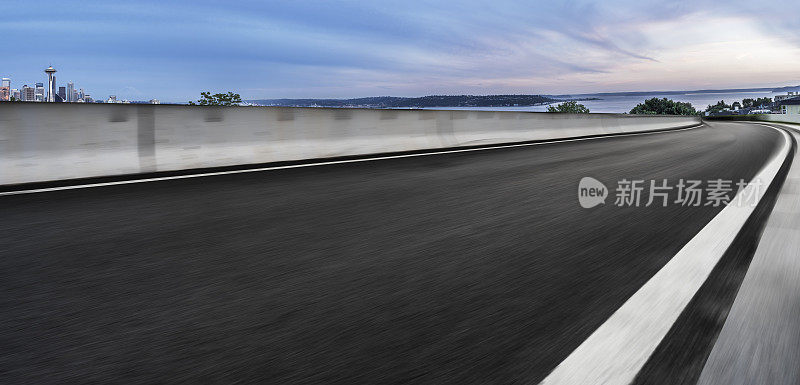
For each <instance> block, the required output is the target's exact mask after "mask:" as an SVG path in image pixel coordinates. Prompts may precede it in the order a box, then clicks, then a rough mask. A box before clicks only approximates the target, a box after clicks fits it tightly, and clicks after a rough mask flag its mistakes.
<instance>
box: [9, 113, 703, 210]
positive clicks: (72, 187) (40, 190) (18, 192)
mask: <svg viewBox="0 0 800 385" xmlns="http://www.w3.org/2000/svg"><path fill="white" fill-rule="evenodd" d="M704 125H705V123H701V124H698V125H694V126H690V127H684V128H678V129H672V130H667V131H649V132H632V133H626V134H610V135H604V136H597V137H592V138H575V139H557V140H550V141H545V142H536V143H519V144H504V145H498V146H491V147H480V148H465V149H460V150H445V151H431V152H424V153H418V154H403V155H387V156H377V157H372V158H361V159H348V160H335V161H327V162H316V163H305V164H293V165H288V166H273V167H259V168H248V169H242V170H231V171H215V172H204V173H198V174H184V175H175V176H163V177H155V178H142V179H127V180H120V181H114V182H102V183H87V184H79V185H69V186H60V187H48V188H38V189H30V190H16V191H6V192H0V196H6V195H22V194H35V193H45V192H52V191H62V190H77V189H84V188H94V187H105V186H117V185H125V184H134V183H148V182H160V181H166V180H174V179H189V178H203V177H209V176H217V175H230V174H243V173H248V172H262V171H273V170H285V169H290V168H301V167H315V166H328V165H334V164H346V163H360V162H372V161H378V160H387V159H400V158H414V157H419V156H430V155H442V154H455V153H459V152H473V151H488V150H499V149H503V148H514V147H527V146H539V145H545V144H553V143H565V142H578V141H583V140H595V139H608V138H617V137H623V136H638V135H653V134H666V133H671V132H678V131H686V130H692V129H695V128H699V127H702V126H704ZM120 176H124V175H120Z"/></svg>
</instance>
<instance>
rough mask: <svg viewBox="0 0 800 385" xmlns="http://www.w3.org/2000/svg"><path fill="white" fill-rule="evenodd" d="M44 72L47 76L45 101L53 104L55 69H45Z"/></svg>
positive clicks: (54, 99) (54, 98)
mask: <svg viewBox="0 0 800 385" xmlns="http://www.w3.org/2000/svg"><path fill="white" fill-rule="evenodd" d="M44 72H45V73H46V74H47V77H48V80H47V101H48V102H50V103H54V102H55V101H56V75H55V73H56V69H55V68H53V66H50V67H47V69H46V70H44Z"/></svg>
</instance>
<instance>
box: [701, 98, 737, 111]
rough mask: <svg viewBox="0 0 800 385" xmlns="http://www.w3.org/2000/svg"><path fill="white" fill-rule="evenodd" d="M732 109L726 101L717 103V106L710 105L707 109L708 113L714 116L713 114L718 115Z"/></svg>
mask: <svg viewBox="0 0 800 385" xmlns="http://www.w3.org/2000/svg"><path fill="white" fill-rule="evenodd" d="M730 108H731V106H730V105H729V104H725V101H724V100H720V101H718V102H717V104H714V105H709V106H708V107H707V108H706V112H707V113H712V114H713V113H717V112H720V111H722V110H725V109H730Z"/></svg>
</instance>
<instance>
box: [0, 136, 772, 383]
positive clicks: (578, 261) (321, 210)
mask: <svg viewBox="0 0 800 385" xmlns="http://www.w3.org/2000/svg"><path fill="white" fill-rule="evenodd" d="M781 143H782V139H781V135H780V134H779V133H778V132H777V131H775V130H773V129H770V128H766V127H763V126H759V125H752V124H744V123H708V124H707V125H705V126H702V127H700V128H696V129H691V130H684V131H676V132H665V133H657V134H649V135H637V136H625V137H613V138H601V139H592V140H583V141H575V142H564V143H553V144H542V145H534V146H526V147H516V148H507V149H494V150H486V151H476V152H467V153H456V154H441V155H431V156H422V157H413V158H404V159H392V160H381V161H374V162H362V163H351V164H342V165H330V166H318V167H306V168H298V169H289V170H279V171H269V172H256V173H246V174H236V175H223V176H214V177H207V178H196V179H184V180H173V181H162V182H155V183H142V184H132V185H122V186H110V187H102V188H92V189H81V190H69V191H58V192H48V193H40V194H29V195H17V196H5V197H0V213H2V216H0V252H2V255H3V258H2V259H0V292H2V293H3V300H2V305H1V306H2V311H0V330H2V333H0V338H1V339H2V340H0V341H2V342H0V346H2V353H0V368H2V369H0V382H4V383H62V382H127V383H153V382H159V380H163V379H165V378H169V379H171V380H172V381H174V382H191V383H197V382H236V381H243V382H256V381H259V380H260V381H262V382H263V381H265V380H268V381H269V382H272V383H316V382H323V383H331V382H334V383H335V382H338V383H348V384H352V383H453V384H470V383H474V384H482V383H536V382H539V381H541V380H543V379H544V378H545V377H546V376H547V375H548V373H550V372H551V371H552V370H553V369H554V368H555V367H556V366H557V365H558V364H559V363H560V362H562V361H563V360H564V359H565V358H566V357H567V356H568V355H569V354H570V353H571V352H572V351H573V350H575V348H576V347H577V346H579V345H580V344H581V343H582V342H583V341H584V340H586V339H587V338H588V336H589V335H590V334H591V333H592V332H593V331H594V330H596V329H597V328H598V327H599V326H600V325H601V324H602V323H603V322H604V321H605V320H606V319H608V318H609V317H610V316H611V314H613V313H614V311H615V310H616V309H618V308H619V307H620V306H621V305H622V304H623V303H624V302H625V301H626V300H627V299H628V298H629V297H631V295H633V293H635V292H636V291H637V290H638V289H639V288H640V287H641V286H642V285H643V284H644V283H645V282H647V281H648V279H650V278H651V277H652V276H653V275H654V274H655V273H656V272H657V271H659V269H660V268H661V267H663V266H664V265H665V264H666V263H667V262H668V261H669V260H670V258H671V257H672V256H674V255H675V254H676V253H677V252H678V250H680V249H681V247H682V246H683V245H684V244H686V242H688V241H689V239H691V238H692V237H693V236H694V234H696V233H697V232H698V231H699V230H700V229H701V228H703V227H704V226H705V224H706V223H708V222H709V221H710V220H711V218H712V217H714V215H715V214H716V213H718V212H719V211H720V210H721V209H722V207H712V206H704V207H683V206H681V205H678V204H673V203H671V204H669V205H668V206H667V207H661V206H660V205H651V206H649V207H618V206H616V205H614V189H615V188H616V186H617V181H620V180H622V179H627V180H645V181H646V182H645V192H644V193H643V195H642V206H643V205H644V204H645V203H646V202H647V197H648V191H647V189H648V188H649V185H648V183H649V181H650V180H658V181H660V180H662V179H665V178H666V179H668V180H669V181H670V182H671V183H672V184H674V183H676V182H677V181H678V180H679V179H700V180H704V181H705V180H711V179H723V180H734V181H738V180H739V179H745V180H750V178H752V177H753V176H754V175H755V174H756V173H757V172H758V171H759V169H760V168H761V167H762V166H763V165H764V164H765V163H766V162H767V161H768V160H769V158H770V156H771V155H772V154H773V153H775V151H776V149H777V148H778V146H779V145H780V144H781ZM585 176H590V177H593V178H596V179H597V180H599V181H601V182H603V183H604V184H605V185H606V186H607V187H608V188H609V189H611V192H610V195H611V196H610V197H609V198H608V199H607V201H606V204H605V205H601V206H598V207H595V208H592V209H583V208H581V207H580V206H579V204H578V199H577V186H578V181H579V180H580V179H581V178H582V177H585ZM671 199H672V200H674V199H675V196H674V191H673V195H672V198H671ZM737 287H738V283H737ZM708 349H710V348H706V350H708ZM704 354H706V355H707V353H704ZM648 365H650V364H648ZM648 368H649V367H648ZM700 368H702V366H701V367H700ZM650 369H652V368H650ZM650 369H648V370H650ZM652 370H653V371H652V372H653V373H658V370H657V369H652ZM699 374H700V373H699V369H698V370H697V371H696V373H693V374H691V375H689V376H688V377H691V378H695V379H696V377H697V376H699ZM639 380H642V379H641V378H640V379H639ZM645 380H646V379H645ZM645 382H646V381H645Z"/></svg>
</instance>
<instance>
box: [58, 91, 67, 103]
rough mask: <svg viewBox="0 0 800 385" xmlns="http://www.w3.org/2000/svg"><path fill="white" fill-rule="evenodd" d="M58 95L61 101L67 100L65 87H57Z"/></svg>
mask: <svg viewBox="0 0 800 385" xmlns="http://www.w3.org/2000/svg"><path fill="white" fill-rule="evenodd" d="M58 97H60V98H61V101H62V102H66V101H67V87H58Z"/></svg>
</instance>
